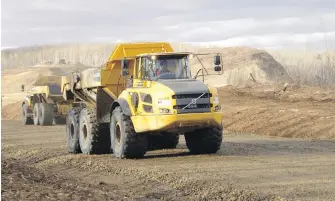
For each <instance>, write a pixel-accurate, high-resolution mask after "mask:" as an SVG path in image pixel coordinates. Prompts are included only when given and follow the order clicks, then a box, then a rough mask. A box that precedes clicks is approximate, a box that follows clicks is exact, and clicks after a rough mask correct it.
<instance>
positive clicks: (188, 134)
mask: <svg viewBox="0 0 335 201" xmlns="http://www.w3.org/2000/svg"><path fill="white" fill-rule="evenodd" d="M194 56H197V55H196V54H192V53H188V52H174V51H173V49H172V47H171V46H170V44H169V43H126V44H118V45H117V46H116V48H115V49H114V51H113V53H112V54H111V56H110V57H109V59H108V62H107V63H106V65H105V66H104V67H103V68H91V69H86V70H83V71H80V72H73V74H71V75H69V76H63V77H62V93H63V97H64V99H65V100H69V101H73V104H72V105H73V107H72V108H71V109H70V111H69V113H68V118H67V126H66V133H67V143H68V150H69V152H70V153H84V154H102V153H110V152H112V153H113V155H114V156H116V157H118V158H139V157H143V156H144V155H145V154H146V152H147V151H148V150H153V149H166V148H175V147H176V145H177V144H178V140H179V135H184V136H185V140H186V145H187V147H188V149H189V150H190V152H191V153H195V154H210V153H216V152H217V151H218V150H219V149H220V146H221V142H222V133H223V128H222V123H221V118H222V112H221V106H220V102H219V97H218V92H217V89H216V88H214V87H211V86H208V85H206V84H204V83H203V82H202V81H200V80H198V79H195V77H194V75H192V73H191V67H190V64H189V58H190V57H194ZM199 61H200V60H199ZM214 64H215V67H214V69H215V71H221V70H222V64H221V57H220V55H219V54H216V55H215V56H214Z"/></svg>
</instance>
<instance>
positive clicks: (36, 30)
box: [1, 0, 335, 49]
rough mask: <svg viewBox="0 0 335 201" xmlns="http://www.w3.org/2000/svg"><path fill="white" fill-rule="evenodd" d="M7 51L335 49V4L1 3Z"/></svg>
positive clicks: (202, 0)
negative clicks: (172, 45)
mask: <svg viewBox="0 0 335 201" xmlns="http://www.w3.org/2000/svg"><path fill="white" fill-rule="evenodd" d="M1 2H2V7H1V22H2V27H1V39H2V40H1V43H2V48H4V47H13V46H14V47H16V46H28V45H40V44H54V43H77V42H118V41H152V40H154V41H157V40H159V41H171V42H196V43H208V44H219V45H222V46H252V47H262V48H292V47H305V46H308V48H324V47H325V39H326V41H328V46H329V48H332V49H335V0H280V1H277V0H229V1H225V0H2V1H1Z"/></svg>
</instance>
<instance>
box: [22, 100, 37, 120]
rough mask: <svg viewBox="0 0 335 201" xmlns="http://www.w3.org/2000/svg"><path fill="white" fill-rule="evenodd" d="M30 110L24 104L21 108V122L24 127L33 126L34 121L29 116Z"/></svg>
mask: <svg viewBox="0 0 335 201" xmlns="http://www.w3.org/2000/svg"><path fill="white" fill-rule="evenodd" d="M28 113H29V108H28V106H27V105H26V104H23V105H22V107H21V120H22V123H23V124H24V125H29V124H33V123H34V121H33V119H32V118H31V117H29V116H28Z"/></svg>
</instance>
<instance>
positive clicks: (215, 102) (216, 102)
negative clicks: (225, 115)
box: [213, 96, 220, 105]
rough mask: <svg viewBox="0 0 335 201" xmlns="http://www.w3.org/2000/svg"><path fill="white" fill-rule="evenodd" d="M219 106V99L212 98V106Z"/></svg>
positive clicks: (216, 97)
mask: <svg viewBox="0 0 335 201" xmlns="http://www.w3.org/2000/svg"><path fill="white" fill-rule="evenodd" d="M219 104H220V99H219V97H218V96H214V97H213V105H219Z"/></svg>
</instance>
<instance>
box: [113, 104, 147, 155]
mask: <svg viewBox="0 0 335 201" xmlns="http://www.w3.org/2000/svg"><path fill="white" fill-rule="evenodd" d="M110 136H111V137H110V138H111V145H112V150H113V154H114V156H116V157H117V158H141V157H143V156H144V155H145V153H146V152H147V149H148V138H147V134H145V133H141V134H137V133H136V132H135V130H134V126H133V123H132V121H131V119H130V117H129V116H127V115H125V114H124V113H123V112H122V109H121V107H116V108H115V110H114V111H113V113H112V116H111V122H110Z"/></svg>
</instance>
